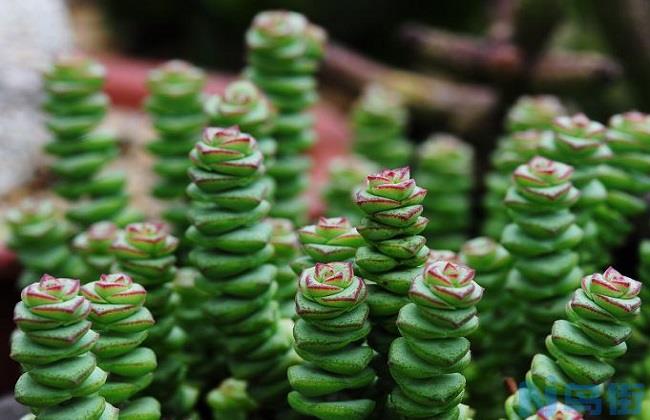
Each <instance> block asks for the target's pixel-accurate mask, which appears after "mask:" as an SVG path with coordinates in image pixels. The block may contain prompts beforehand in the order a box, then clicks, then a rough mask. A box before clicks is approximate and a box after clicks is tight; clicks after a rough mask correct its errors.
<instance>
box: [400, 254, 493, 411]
mask: <svg viewBox="0 0 650 420" xmlns="http://www.w3.org/2000/svg"><path fill="white" fill-rule="evenodd" d="M423 271H424V272H423V273H422V274H421V275H419V276H418V277H416V279H415V281H414V282H413V283H412V284H411V287H410V289H409V298H410V300H411V303H409V304H407V305H406V306H404V307H403V308H402V309H401V310H400V312H399V317H398V318H397V326H398V328H399V331H400V334H401V337H399V338H397V339H396V340H395V341H393V343H392V344H391V347H390V353H389V358H388V363H389V367H390V372H391V375H392V376H393V379H394V380H395V383H396V384H397V386H396V387H395V389H394V390H393V392H391V394H390V395H389V398H388V404H389V406H390V407H392V408H393V409H394V410H395V411H397V413H399V414H400V415H402V416H404V417H406V418H436V419H437V418H440V419H443V418H444V419H465V418H467V407H465V406H463V405H461V404H460V402H461V400H462V399H463V395H464V392H465V377H464V376H463V375H462V373H461V372H462V370H463V369H464V368H465V367H466V366H467V365H468V364H469V362H470V360H471V355H470V344H469V340H467V338H465V337H466V336H467V335H469V334H471V333H472V332H473V331H474V330H476V328H478V317H477V316H476V306H475V305H476V304H477V303H478V302H479V301H480V300H481V296H482V294H483V288H482V287H481V286H479V285H478V284H477V283H476V282H475V281H474V270H472V269H471V268H469V267H466V266H464V265H461V264H455V263H452V262H449V261H436V262H433V263H430V264H427V266H426V267H425V269H424V270H423Z"/></svg>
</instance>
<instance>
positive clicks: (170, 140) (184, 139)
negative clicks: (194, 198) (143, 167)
mask: <svg viewBox="0 0 650 420" xmlns="http://www.w3.org/2000/svg"><path fill="white" fill-rule="evenodd" d="M204 84H205V74H204V73H203V71H202V70H201V69H199V68H197V67H194V66H192V65H191V64H189V63H186V62H184V61H180V60H172V61H168V62H166V63H165V64H163V65H161V66H159V67H158V68H156V69H154V70H152V71H151V72H150V73H149V77H148V80H147V88H148V90H149V93H150V96H149V97H148V98H147V101H146V103H145V108H146V110H147V112H148V113H149V116H150V117H151V120H152V123H153V127H154V129H155V131H156V134H157V138H156V139H155V140H153V141H152V142H151V143H149V145H148V148H149V151H150V152H151V153H152V154H154V155H155V156H156V158H157V161H156V162H155V164H154V167H153V169H154V172H156V174H158V177H159V179H158V181H157V183H156V184H155V186H154V187H153V191H152V192H153V195H154V196H156V197H158V198H160V199H164V200H168V201H170V205H169V206H168V207H167V208H166V209H165V210H164V211H163V217H164V218H165V219H166V220H167V221H168V222H169V223H171V224H172V225H173V226H174V227H175V232H177V234H178V235H182V234H183V232H184V231H185V229H186V228H187V226H188V224H189V223H188V221H187V216H186V212H187V205H186V203H185V201H186V197H185V188H186V187H187V184H188V183H189V180H188V178H187V170H188V169H189V167H190V162H189V160H188V159H187V154H188V153H189V152H190V150H192V147H193V146H194V143H196V141H197V140H198V139H199V138H200V136H201V130H203V127H204V126H205V124H206V122H207V115H205V112H204V111H203V99H202V94H201V91H202V89H203V86H204ZM181 237H182V236H181Z"/></svg>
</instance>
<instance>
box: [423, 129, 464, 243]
mask: <svg viewBox="0 0 650 420" xmlns="http://www.w3.org/2000/svg"><path fill="white" fill-rule="evenodd" d="M417 156H418V157H417V161H418V166H417V171H416V172H415V174H414V177H415V179H416V180H417V182H418V184H419V185H421V186H422V187H424V188H426V189H427V191H428V192H429V194H428V195H427V196H426V198H425V199H424V202H423V204H424V209H425V210H424V213H423V214H424V215H425V216H426V218H427V219H429V224H428V225H427V228H426V229H425V230H424V232H425V236H426V237H427V241H428V245H429V246H430V247H431V248H438V249H450V250H455V251H458V250H459V249H460V247H461V245H462V244H463V242H465V240H466V239H467V230H468V229H469V227H470V226H469V225H470V221H471V205H472V202H471V196H470V192H471V189H472V186H473V183H474V151H473V149H472V147H471V146H470V145H469V144H467V143H464V142H463V141H461V140H460V139H458V138H457V137H455V136H452V135H451V134H434V135H432V136H431V137H429V138H428V139H427V140H426V141H425V142H424V143H422V145H421V146H420V147H418V150H417Z"/></svg>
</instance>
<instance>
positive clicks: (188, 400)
mask: <svg viewBox="0 0 650 420" xmlns="http://www.w3.org/2000/svg"><path fill="white" fill-rule="evenodd" d="M177 246H178V240H177V239H176V238H175V237H173V236H171V235H170V234H168V233H167V231H166V227H165V226H164V225H163V224H161V223H148V222H147V223H133V224H130V225H128V226H127V227H126V229H124V230H123V231H120V232H118V235H117V238H116V239H115V241H114V242H113V244H112V246H111V250H112V252H113V254H114V255H115V258H116V263H115V265H114V266H113V269H112V271H113V272H114V273H124V274H126V275H128V276H130V277H131V278H132V279H133V281H135V282H137V283H139V284H141V285H142V286H144V287H146V288H147V292H148V293H147V300H146V302H145V306H146V307H147V309H149V310H150V311H151V313H152V314H153V316H154V318H155V319H156V324H155V325H154V326H153V327H152V328H151V329H149V331H148V336H147V340H146V341H145V343H146V345H147V347H150V348H152V349H153V350H154V351H155V352H156V355H157V356H158V368H157V369H156V372H155V374H154V380H153V383H152V385H151V387H150V388H149V390H148V391H147V392H148V393H150V394H152V395H154V396H155V397H156V399H158V401H160V403H161V404H162V406H163V412H164V413H169V414H170V415H174V416H188V415H190V413H191V412H192V409H193V407H194V405H195V403H196V400H197V398H198V390H196V389H195V388H194V387H192V386H190V385H189V384H187V383H185V378H186V375H187V366H186V362H185V360H184V359H183V357H182V355H181V350H182V348H183V346H184V344H185V342H186V335H185V332H184V331H183V329H182V328H181V327H180V326H179V325H177V322H176V318H175V313H174V312H175V310H176V307H177V305H178V301H179V298H178V296H177V295H176V294H175V293H174V292H173V289H172V288H171V287H170V286H171V282H172V281H173V280H174V277H175V275H176V267H175V265H174V264H175V262H176V257H174V251H175V250H176V247H177Z"/></svg>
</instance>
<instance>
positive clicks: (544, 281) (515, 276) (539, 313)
mask: <svg viewBox="0 0 650 420" xmlns="http://www.w3.org/2000/svg"><path fill="white" fill-rule="evenodd" d="M572 174H573V168H572V167H571V166H569V165H565V164H563V163H560V162H554V161H552V160H549V159H546V158H543V157H539V156H537V157H534V158H533V159H531V160H530V162H528V163H527V164H524V165H521V166H519V167H518V168H517V169H516V170H515V172H514V173H513V176H512V179H513V181H512V186H511V187H510V189H509V190H508V194H507V195H506V198H505V201H504V203H505V205H506V207H507V208H508V211H509V213H510V216H511V217H512V220H513V222H512V223H511V224H509V225H508V226H506V228H505V229H504V231H503V235H502V237H501V243H502V244H503V246H504V247H505V248H506V249H508V251H510V253H511V254H512V256H513V259H514V266H513V269H512V270H511V271H510V274H509V278H508V288H509V289H511V290H512V292H513V294H514V296H515V297H516V298H517V299H518V300H520V301H521V302H525V303H524V304H523V311H524V314H525V319H526V331H527V334H530V333H531V332H533V333H540V332H543V331H546V330H547V328H548V326H549V325H550V324H551V323H552V322H553V321H554V320H555V319H558V318H560V317H561V316H562V314H563V311H564V306H565V304H566V302H567V300H568V299H569V297H570V294H571V291H572V290H574V289H575V287H576V286H577V285H578V284H579V282H580V278H581V277H582V270H581V269H580V267H579V265H578V254H577V253H576V251H575V249H576V247H577V245H578V244H579V243H580V241H581V240H582V236H583V235H582V230H581V229H580V227H578V226H577V224H576V218H575V216H574V215H573V213H571V210H570V208H571V207H572V206H573V205H574V204H575V203H576V202H577V201H578V197H579V195H580V193H579V192H578V190H577V189H576V188H575V187H573V185H572V184H571V176H572ZM521 332H522V333H524V331H523V330H522V331H521ZM536 341H537V338H533V343H534V342H536ZM525 351H527V350H526V349H524V352H525Z"/></svg>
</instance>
